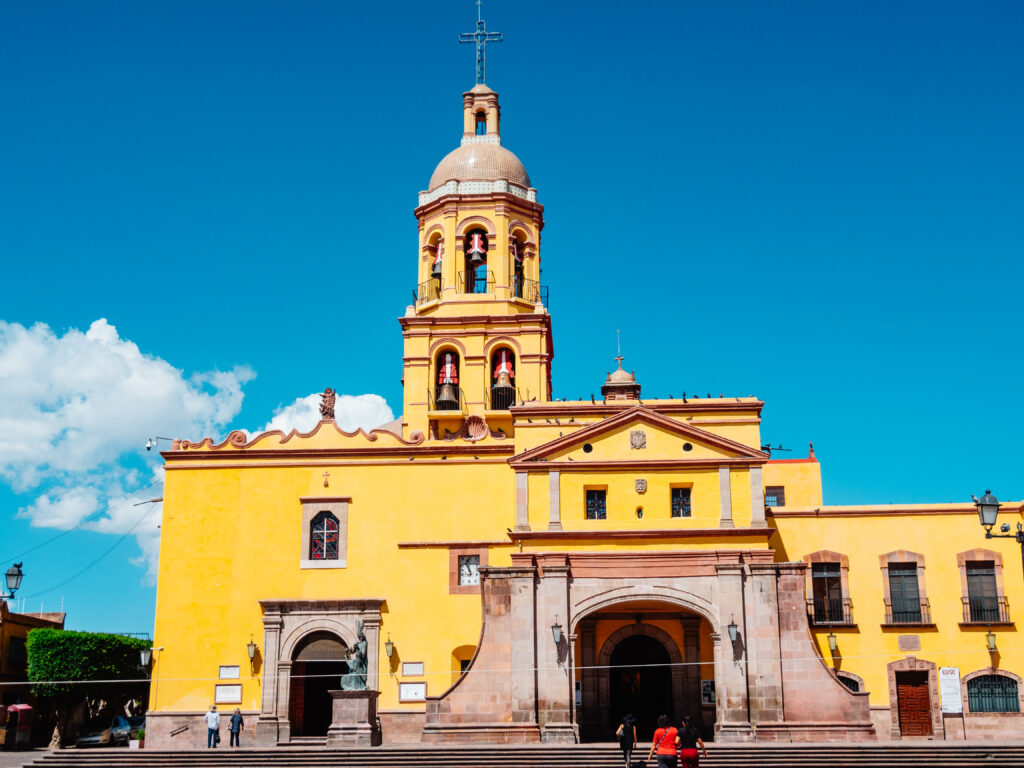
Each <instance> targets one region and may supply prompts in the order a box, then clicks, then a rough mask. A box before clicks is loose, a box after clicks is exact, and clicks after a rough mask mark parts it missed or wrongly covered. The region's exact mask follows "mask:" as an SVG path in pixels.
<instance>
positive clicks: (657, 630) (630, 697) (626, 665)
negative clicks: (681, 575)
mask: <svg viewBox="0 0 1024 768" xmlns="http://www.w3.org/2000/svg"><path fill="white" fill-rule="evenodd" d="M602 597H603V599H600V600H598V601H593V602H597V603H598V606H597V607H594V609H593V610H591V611H589V612H588V613H586V614H584V615H576V616H575V617H574V619H573V622H572V625H573V629H574V635H575V636H576V637H577V638H578V642H579V648H578V651H577V656H576V660H575V661H576V664H577V666H578V668H579V676H578V678H577V680H578V682H579V684H580V696H579V704H578V711H577V722H578V723H579V727H580V738H581V739H582V740H584V741H607V740H609V739H612V738H613V737H614V733H615V729H616V727H617V726H618V723H619V721H620V718H621V717H622V715H623V714H625V713H626V711H629V713H630V714H632V715H634V717H636V718H637V734H638V736H639V737H640V738H641V739H646V738H649V737H650V735H651V733H653V729H654V721H655V719H656V718H657V715H659V714H667V715H669V716H670V717H672V718H673V720H674V721H678V720H679V719H680V718H681V717H682V716H683V715H684V714H689V715H691V716H693V717H694V718H695V719H696V721H697V722H698V723H700V724H701V725H702V726H703V730H704V731H705V734H706V736H707V737H711V736H712V735H713V733H714V723H715V706H714V704H713V703H712V704H709V705H708V706H707V707H705V706H704V705H702V703H701V690H700V687H701V664H700V662H701V647H702V645H704V646H706V647H707V646H710V645H711V635H712V631H711V628H712V627H713V624H712V623H711V622H710V621H707V622H703V623H702V619H704V618H705V617H704V616H702V615H700V614H699V613H696V612H693V611H692V610H691V609H690V608H689V606H686V607H684V606H682V605H680V604H679V603H678V602H676V601H673V600H665V599H664V598H663V597H662V596H657V597H655V596H653V595H651V596H649V595H643V596H642V597H641V596H639V595H638V594H637V593H636V592H635V591H631V590H630V591H628V593H627V594H622V595H616V596H612V595H604V596H602ZM627 622H628V623H627ZM616 625H618V626H617V627H616ZM611 627H615V628H614V629H610V628H611ZM609 629H610V631H609ZM667 630H668V631H667ZM702 635H703V637H702ZM708 653H710V648H708ZM705 661H708V662H710V659H708V658H705ZM709 666H710V664H709ZM648 710H649V711H648Z"/></svg>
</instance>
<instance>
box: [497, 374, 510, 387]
mask: <svg viewBox="0 0 1024 768" xmlns="http://www.w3.org/2000/svg"><path fill="white" fill-rule="evenodd" d="M502 387H509V388H511V387H512V379H511V378H510V377H509V375H508V373H507V372H505V371H502V372H501V373H499V374H498V377H497V378H496V379H495V380H494V388H495V389H501V388H502Z"/></svg>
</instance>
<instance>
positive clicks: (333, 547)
mask: <svg viewBox="0 0 1024 768" xmlns="http://www.w3.org/2000/svg"><path fill="white" fill-rule="evenodd" d="M309 559H310V560H337V559H338V518H336V517H335V516H334V515H332V514H331V513H330V512H321V513H319V514H318V515H317V516H316V517H314V518H313V520H312V521H311V522H310V524H309Z"/></svg>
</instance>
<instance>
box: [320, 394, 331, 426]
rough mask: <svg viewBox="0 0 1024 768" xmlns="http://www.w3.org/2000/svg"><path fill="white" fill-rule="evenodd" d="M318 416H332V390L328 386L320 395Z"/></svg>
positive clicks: (322, 417) (329, 417) (324, 417)
mask: <svg viewBox="0 0 1024 768" xmlns="http://www.w3.org/2000/svg"><path fill="white" fill-rule="evenodd" d="M320 418H321V419H333V418H334V390H333V389H331V388H330V387H328V388H327V389H325V390H324V391H323V394H321V395H320Z"/></svg>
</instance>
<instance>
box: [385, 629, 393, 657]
mask: <svg viewBox="0 0 1024 768" xmlns="http://www.w3.org/2000/svg"><path fill="white" fill-rule="evenodd" d="M384 653H386V654H387V657H388V659H390V658H391V657H392V656H394V655H395V644H394V643H393V642H391V633H390V632H388V639H387V641H386V642H385V643H384Z"/></svg>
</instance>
